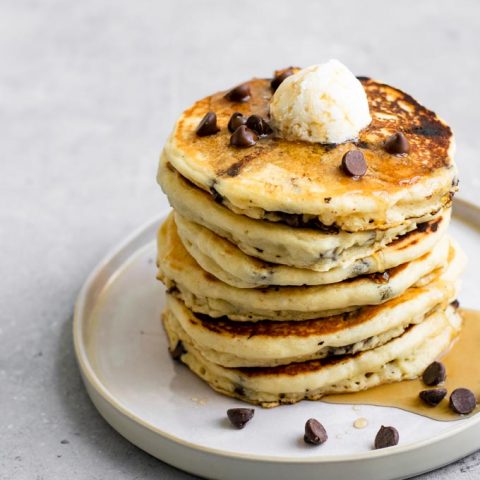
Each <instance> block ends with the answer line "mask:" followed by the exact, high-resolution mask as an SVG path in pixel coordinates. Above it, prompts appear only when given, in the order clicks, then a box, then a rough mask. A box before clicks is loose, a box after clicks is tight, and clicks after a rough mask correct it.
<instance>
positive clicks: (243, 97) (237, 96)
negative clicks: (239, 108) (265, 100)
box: [225, 83, 250, 102]
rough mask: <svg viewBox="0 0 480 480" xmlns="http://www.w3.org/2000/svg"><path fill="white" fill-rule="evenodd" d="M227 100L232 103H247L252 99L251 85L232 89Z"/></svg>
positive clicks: (242, 85)
mask: <svg viewBox="0 0 480 480" xmlns="http://www.w3.org/2000/svg"><path fill="white" fill-rule="evenodd" d="M225 98H226V99H228V100H230V101H232V102H246V101H247V100H248V99H249V98H250V85H249V84H248V83H242V84H241V85H237V86H236V87H235V88H232V90H230V91H229V92H228V93H227V94H226V95H225Z"/></svg>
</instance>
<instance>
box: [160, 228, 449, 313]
mask: <svg viewBox="0 0 480 480" xmlns="http://www.w3.org/2000/svg"><path fill="white" fill-rule="evenodd" d="M170 227H171V223H170V222H168V221H167V222H165V223H164V224H163V225H162V226H161V228H160V229H159V234H158V259H157V265H158V268H159V269H158V278H159V279H160V280H162V281H163V282H164V283H165V284H166V286H167V288H169V289H170V290H171V292H172V295H174V296H177V297H179V298H181V299H182V300H183V301H184V303H185V304H186V305H187V306H188V307H189V308H191V309H192V310H194V311H195V312H199V313H204V314H207V315H210V316H211V317H221V316H224V315H225V316H227V317H229V318H230V319H232V320H263V319H265V320H306V319H312V318H317V317H325V316H330V315H334V314H336V313H341V312H344V311H349V310H353V309H355V308H357V307H359V306H362V305H376V304H379V303H383V302H385V301H387V300H389V299H391V298H394V297H396V296H398V295H400V294H401V293H403V292H404V291H405V290H406V289H407V288H409V287H410V286H412V285H414V284H415V283H417V282H419V281H420V280H421V279H422V277H425V276H428V275H429V274H431V273H432V272H433V271H434V270H435V269H438V268H442V267H444V266H446V264H447V261H448V256H449V245H450V243H449V239H448V238H447V237H444V238H443V239H441V240H440V241H439V242H438V243H437V244H436V245H435V247H434V248H433V249H432V250H431V251H430V252H428V253H426V254H425V255H422V256H421V257H419V258H418V259H416V260H413V261H411V262H409V263H406V264H403V265H399V266H398V267H395V268H392V269H390V270H387V271H386V273H384V274H372V275H365V276H359V277H356V278H353V279H350V280H347V281H344V282H340V283H335V284H329V285H319V286H302V287H267V288H256V289H238V288H236V287H232V286H230V285H228V284H226V283H224V282H222V281H221V280H218V279H217V278H215V277H214V276H213V275H211V274H210V273H208V272H206V271H204V270H203V269H202V268H201V267H200V266H199V265H198V263H197V262H196V261H195V260H194V259H193V257H192V256H191V255H190V254H189V253H188V252H187V251H186V249H185V247H184V246H183V244H182V242H181V241H180V239H179V238H178V235H177V233H176V231H175V229H174V228H170ZM455 252H456V248H455V247H452V248H451V253H450V255H451V256H454V255H455ZM457 254H458V252H457ZM429 280H430V279H429Z"/></svg>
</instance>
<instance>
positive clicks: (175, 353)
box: [170, 340, 187, 360]
mask: <svg viewBox="0 0 480 480" xmlns="http://www.w3.org/2000/svg"><path fill="white" fill-rule="evenodd" d="M184 353H187V351H186V350H185V347H184V346H183V343H182V341H181V340H179V341H178V342H177V344H176V345H175V348H174V349H173V350H170V356H171V357H172V358H173V359H174V360H180V357H181V356H182V355H183V354H184Z"/></svg>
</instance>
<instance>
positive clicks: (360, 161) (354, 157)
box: [342, 150, 367, 177]
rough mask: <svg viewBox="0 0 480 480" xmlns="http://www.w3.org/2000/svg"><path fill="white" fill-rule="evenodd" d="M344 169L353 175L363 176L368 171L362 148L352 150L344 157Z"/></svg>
mask: <svg viewBox="0 0 480 480" xmlns="http://www.w3.org/2000/svg"><path fill="white" fill-rule="evenodd" d="M342 169H343V171H344V172H345V173H346V174H347V175H349V176H351V177H363V176H364V175H365V173H367V162H366V161H365V157H364V156H363V153H362V152H361V151H360V150H350V151H348V152H347V153H346V154H345V155H344V156H343V158H342Z"/></svg>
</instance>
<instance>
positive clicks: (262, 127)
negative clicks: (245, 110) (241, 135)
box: [246, 115, 273, 137]
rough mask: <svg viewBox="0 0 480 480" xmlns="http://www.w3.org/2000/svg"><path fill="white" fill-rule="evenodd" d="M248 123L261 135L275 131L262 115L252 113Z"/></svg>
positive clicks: (249, 126)
mask: <svg viewBox="0 0 480 480" xmlns="http://www.w3.org/2000/svg"><path fill="white" fill-rule="evenodd" d="M246 125H247V127H248V128H250V129H251V130H253V131H254V132H255V133H257V134H258V135H260V136H261V137H263V136H266V135H270V134H271V133H272V132H273V130H272V128H271V127H270V125H269V124H268V122H267V121H266V120H264V119H263V118H262V117H260V115H250V116H249V117H248V119H247V124H246Z"/></svg>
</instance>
